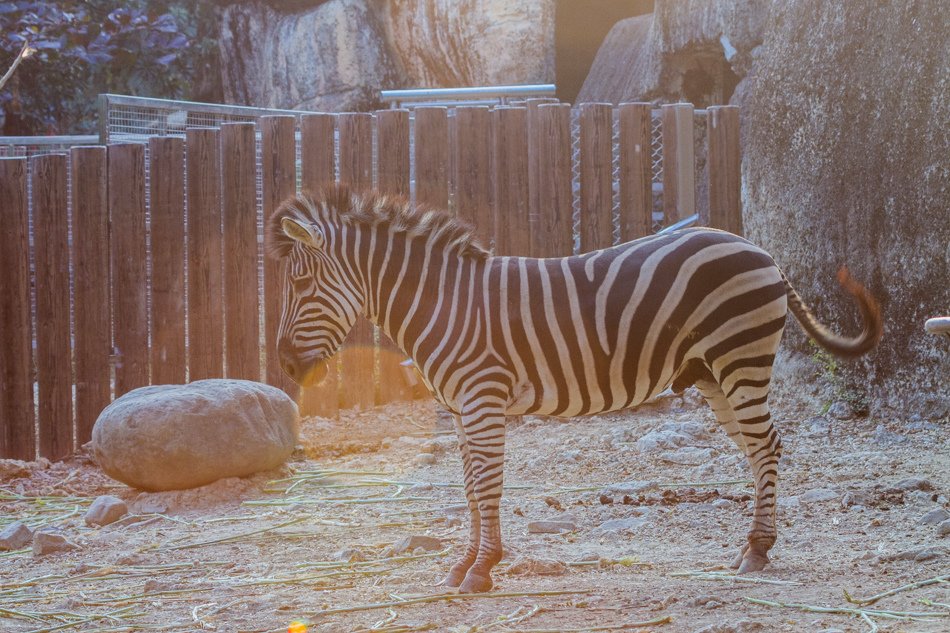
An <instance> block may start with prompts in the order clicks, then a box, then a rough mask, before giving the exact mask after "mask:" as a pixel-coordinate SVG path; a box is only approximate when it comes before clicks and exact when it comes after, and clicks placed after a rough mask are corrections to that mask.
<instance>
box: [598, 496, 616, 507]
mask: <svg viewBox="0 0 950 633" xmlns="http://www.w3.org/2000/svg"><path fill="white" fill-rule="evenodd" d="M597 500H598V501H600V505H602V506H609V505H610V504H611V503H613V502H614V500H613V499H612V498H611V497H608V496H607V495H605V494H601V495H600V496H599V497H597Z"/></svg>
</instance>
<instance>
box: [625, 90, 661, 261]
mask: <svg viewBox="0 0 950 633" xmlns="http://www.w3.org/2000/svg"><path fill="white" fill-rule="evenodd" d="M651 110H652V106H651V105H650V104H649V103H623V104H621V105H620V108H619V117H620V176H619V177H620V241H621V242H629V241H630V240H635V239H637V238H640V237H644V236H646V235H649V234H650V233H652V229H653V154H652V146H651V143H652V138H653V129H652V125H653V124H652V121H651V118H650V116H651V115H650V112H651Z"/></svg>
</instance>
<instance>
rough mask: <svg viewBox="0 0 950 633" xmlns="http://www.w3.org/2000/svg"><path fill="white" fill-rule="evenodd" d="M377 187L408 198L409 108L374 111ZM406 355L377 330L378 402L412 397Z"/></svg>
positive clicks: (382, 190) (382, 402) (384, 191)
mask: <svg viewBox="0 0 950 633" xmlns="http://www.w3.org/2000/svg"><path fill="white" fill-rule="evenodd" d="M376 132H377V134H376V137H377V141H376V145H377V151H376V159H377V162H376V175H377V180H378V183H377V189H379V190H380V191H381V192H383V193H389V194H396V195H400V196H403V197H405V198H407V199H408V198H409V111H408V110H379V111H378V112H377V113H376ZM405 358H406V354H404V353H403V352H402V350H400V349H399V347H398V346H397V345H396V344H395V343H393V342H392V340H391V339H390V338H389V337H388V336H387V335H386V334H385V333H383V332H382V331H380V333H379V394H378V396H379V397H378V398H377V404H385V403H387V402H394V401H397V400H410V399H412V390H411V389H410V388H409V385H407V384H406V380H405V372H404V370H403V368H402V367H401V366H400V364H399V363H400V362H402V361H403V360H405Z"/></svg>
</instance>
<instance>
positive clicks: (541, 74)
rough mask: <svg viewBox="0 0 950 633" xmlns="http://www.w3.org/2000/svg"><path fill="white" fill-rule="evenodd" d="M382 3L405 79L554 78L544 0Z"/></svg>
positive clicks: (412, 82) (432, 82)
mask: <svg viewBox="0 0 950 633" xmlns="http://www.w3.org/2000/svg"><path fill="white" fill-rule="evenodd" d="M382 6H383V7H384V8H383V10H382V14H383V16H385V17H384V20H383V21H384V23H385V24H386V26H387V33H388V36H389V43H390V45H391V47H392V50H393V52H394V56H395V58H396V59H397V61H398V63H399V65H400V68H401V70H402V71H403V72H404V73H405V80H406V82H407V83H406V85H407V86H419V87H458V86H492V85H504V84H526V83H544V82H551V81H553V79H554V2H553V1H552V0H542V1H541V2H538V1H537V0H513V1H512V0H392V1H391V2H385V3H382Z"/></svg>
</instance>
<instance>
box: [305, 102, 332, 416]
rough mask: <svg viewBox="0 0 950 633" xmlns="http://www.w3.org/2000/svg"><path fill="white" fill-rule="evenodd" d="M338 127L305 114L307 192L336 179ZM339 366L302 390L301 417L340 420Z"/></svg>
mask: <svg viewBox="0 0 950 633" xmlns="http://www.w3.org/2000/svg"><path fill="white" fill-rule="evenodd" d="M335 127H336V117H335V116H334V115H332V114H305V115H303V116H302V117H301V119H300V163H301V164H300V186H301V188H302V189H303V190H304V191H314V192H316V191H319V190H320V189H322V188H323V187H325V186H326V185H328V184H331V183H332V182H333V181H334V180H335V179H336V152H335V150H334V143H333V136H334V128H335ZM338 365H339V359H337V358H334V359H331V360H330V361H329V368H328V371H327V377H326V378H325V379H324V380H323V383H322V384H320V385H316V386H313V387H309V388H307V389H302V390H301V393H300V403H299V404H300V414H301V415H319V416H320V417H324V418H336V417H338V416H339V412H340V395H339V384H340V383H339V371H338V367H337V366H338Z"/></svg>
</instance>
